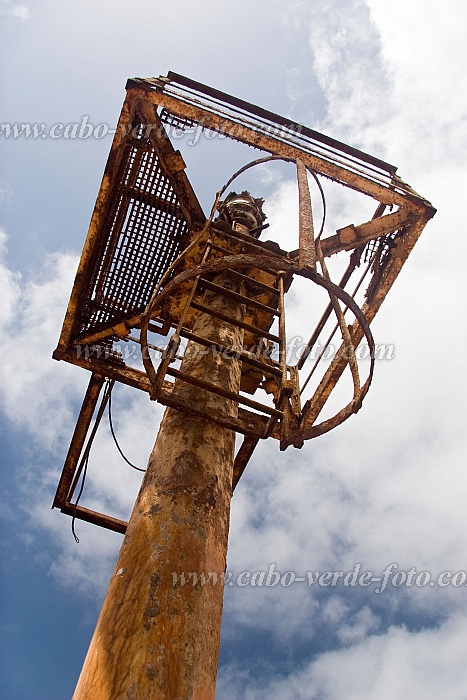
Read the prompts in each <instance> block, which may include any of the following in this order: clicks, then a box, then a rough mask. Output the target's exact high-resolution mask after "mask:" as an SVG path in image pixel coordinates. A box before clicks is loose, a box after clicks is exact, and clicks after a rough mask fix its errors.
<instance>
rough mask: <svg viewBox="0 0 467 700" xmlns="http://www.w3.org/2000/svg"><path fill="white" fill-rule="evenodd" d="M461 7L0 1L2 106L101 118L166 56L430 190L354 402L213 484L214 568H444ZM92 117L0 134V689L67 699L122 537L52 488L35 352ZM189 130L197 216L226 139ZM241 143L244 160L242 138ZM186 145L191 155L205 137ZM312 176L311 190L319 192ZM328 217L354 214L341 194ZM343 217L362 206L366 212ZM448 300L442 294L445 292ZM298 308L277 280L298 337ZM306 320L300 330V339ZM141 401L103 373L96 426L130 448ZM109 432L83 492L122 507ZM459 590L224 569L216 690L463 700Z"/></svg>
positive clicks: (15, 696) (460, 520)
mask: <svg viewBox="0 0 467 700" xmlns="http://www.w3.org/2000/svg"><path fill="white" fill-rule="evenodd" d="M465 14H466V10H465V7H464V5H463V3H462V2H461V0H448V2H447V3H443V4H442V5H440V4H439V3H437V2H434V1H433V0H431V1H426V0H425V1H423V2H422V0H405V2H403V1H402V0H392V1H391V2H389V1H388V0H367V1H364V0H350V1H345V0H328V1H327V2H320V3H318V2H314V1H312V2H305V1H303V2H302V1H300V0H296V1H292V2H278V1H277V0H272V1H269V2H265V1H263V0H256V1H255V2H252V3H251V2H250V3H247V2H245V1H244V0H240V1H239V2H237V3H236V4H235V11H233V9H232V5H231V4H227V3H209V2H205V1H204V2H203V1H201V2H199V3H196V4H193V3H189V2H186V1H185V0H181V2H179V3H178V4H177V7H176V9H174V8H170V7H169V6H168V5H166V6H163V7H156V6H155V5H154V4H153V3H150V2H139V3H135V4H132V5H131V6H129V5H128V3H123V2H120V1H119V0H117V1H116V2H112V3H110V2H101V3H98V4H97V3H91V2H89V1H87V0H85V1H84V2H80V3H71V2H68V0H65V1H64V2H62V3H60V4H59V5H58V6H57V5H56V4H53V3H51V2H50V1H47V0H42V1H41V0H38V1H37V2H35V3H28V2H14V1H12V0H11V1H10V0H2V1H1V2H0V24H1V31H2V46H1V49H0V51H1V69H0V79H1V81H2V89H1V94H2V108H1V118H0V123H14V122H19V123H25V122H29V123H31V122H38V123H45V124H46V125H47V126H48V127H51V126H52V125H53V124H57V123H64V124H70V123H75V122H80V120H81V118H82V117H83V116H84V115H86V116H87V117H88V119H89V122H90V123H92V124H94V125H98V124H108V125H109V127H110V128H113V127H114V126H115V124H116V121H117V118H118V114H119V110H120V107H121V104H122V101H123V98H124V86H125V82H126V79H127V78H128V77H133V76H152V75H154V76H157V75H160V74H166V73H167V71H168V70H170V69H171V70H175V71H177V72H179V73H182V74H185V75H188V76H190V77H192V78H194V79H196V80H199V81H201V82H204V83H207V84H209V85H212V86H215V87H217V88H219V89H221V90H224V91H226V92H229V93H231V94H234V95H238V96H239V97H242V98H244V99H246V100H249V101H252V102H255V103H256V104H260V105H262V106H264V107H266V108H268V109H270V110H272V111H275V112H278V113H281V114H284V115H286V116H290V117H291V118H293V119H295V120H296V121H300V122H302V123H305V124H307V125H309V126H311V127H312V128H315V129H318V130H322V131H324V132H325V133H328V134H329V135H331V136H334V137H335V138H338V139H340V140H342V141H345V142H348V143H351V144H352V145H354V146H357V147H359V148H362V149H364V150H367V151H368V152H370V153H373V154H374V155H376V156H378V157H380V158H382V159H385V160H387V161H389V162H391V163H394V164H395V165H397V166H398V168H399V171H398V172H399V173H400V175H401V177H402V178H403V179H404V180H406V181H408V182H409V183H410V184H411V185H412V186H413V187H414V188H415V189H416V190H417V191H419V192H420V193H421V194H422V195H424V196H426V197H427V198H428V199H430V200H431V201H432V203H433V204H434V206H435V207H437V209H438V213H437V215H436V217H435V218H434V219H433V221H431V222H430V223H429V225H428V227H427V229H426V231H425V232H424V233H423V234H422V237H421V239H420V241H419V243H417V246H416V248H415V250H414V252H413V254H412V256H411V257H410V258H409V260H408V262H407V264H406V266H405V268H404V270H403V272H402V273H401V275H400V277H399V279H398V280H397V282H396V284H395V286H394V289H393V290H392V292H391V293H390V295H389V296H388V299H387V301H386V302H385V304H384V305H383V308H382V310H381V312H380V315H379V316H378V317H377V319H376V320H375V323H374V326H373V333H374V335H375V339H376V342H379V343H392V344H394V348H395V354H394V358H393V359H392V360H387V361H381V362H379V363H377V367H376V374H375V379H374V383H373V386H372V389H371V390H370V394H369V396H368V398H367V399H366V401H365V403H364V406H363V409H362V410H361V411H360V413H359V414H358V415H357V416H354V417H353V418H352V419H350V420H349V421H348V422H347V423H346V424H345V425H343V426H342V427H341V428H339V429H338V430H337V431H335V432H333V433H331V434H329V435H326V436H323V437H321V438H318V439H317V440H315V441H312V442H309V443H307V444H306V445H305V447H304V448H303V449H302V450H301V451H297V450H288V451H287V452H285V453H280V452H279V450H278V446H277V445H276V444H275V443H269V442H268V443H265V444H262V445H261V446H260V447H259V448H258V450H257V452H255V455H254V458H253V459H252V461H251V463H250V464H249V466H248V469H247V472H246V474H245V476H244V477H243V478H242V481H241V483H240V486H239V487H238V489H237V491H236V493H235V497H234V499H233V504H232V518H231V532H230V541H229V556H228V569H229V570H231V571H232V572H234V573H235V574H238V573H240V572H243V571H251V572H254V571H261V570H266V571H267V570H268V567H269V566H270V565H271V564H274V565H275V568H276V569H277V570H278V571H279V572H281V573H285V572H287V571H293V572H295V573H296V575H298V576H301V575H303V574H304V573H305V572H306V571H319V572H325V571H341V570H342V571H343V572H350V571H352V569H353V568H354V566H355V565H357V564H361V567H362V568H361V570H362V571H371V572H373V573H374V575H376V576H378V575H381V574H382V572H383V571H384V570H385V569H386V567H387V566H388V565H389V564H391V563H397V565H398V568H399V570H401V571H406V572H408V571H409V570H410V569H412V568H415V569H416V571H417V572H422V571H428V572H430V574H432V576H433V577H434V578H436V576H437V575H438V574H440V573H441V572H444V571H451V572H452V573H455V572H459V571H463V570H466V571H467V564H466V561H467V560H466V548H467V525H466V522H465V516H464V511H465V497H466V489H467V474H466V469H465V466H466V465H465V437H464V434H465V428H464V423H465V408H466V407H465V396H466V394H467V392H466V388H467V387H466V386H465V384H466V382H465V369H464V364H465V362H464V360H463V354H464V348H465V341H466V337H465V336H466V333H465V324H464V323H463V322H462V318H463V303H462V300H463V296H464V295H463V292H464V278H465V269H464V267H465V263H464V261H465V256H466V253H467V250H466V242H465V240H466V239H465V235H464V231H463V226H464V225H463V221H464V216H465V215H464V211H463V210H464V206H463V199H464V197H463V193H464V190H465V166H466V163H465V161H466V156H465V154H466V152H467V148H466V147H467V143H466V141H467V133H466V124H467V119H466V116H467V114H466V111H467V103H466V97H465V90H463V81H464V80H465V70H466V53H467V49H466V48H465V47H466V46H467V42H466V40H465V24H466V22H465ZM110 144H111V137H110V136H105V137H103V138H101V139H98V138H94V137H92V138H88V139H85V140H84V139H63V138H61V139H52V138H45V139H42V138H38V139H32V138H28V139H26V138H24V137H20V138H17V139H12V138H8V139H6V138H5V137H4V135H0V158H1V161H0V163H1V165H0V168H1V170H0V244H1V256H2V257H1V261H0V263H1V264H0V280H1V289H2V294H1V298H0V326H1V329H2V338H3V342H4V351H3V353H2V362H1V363H0V374H1V389H0V390H1V404H0V406H1V412H2V423H1V428H0V436H1V440H2V452H1V463H2V468H1V479H2V489H1V495H0V515H1V528H2V550H1V551H2V583H1V586H2V596H1V601H2V606H1V607H2V619H1V630H2V659H3V661H4V663H3V664H2V667H3V668H2V671H1V672H0V673H1V676H0V687H2V693H3V696H4V697H5V698H8V700H41V699H42V698H43V699H44V700H46V699H47V700H62V699H65V698H69V697H71V695H72V692H73V688H74V686H75V683H76V680H77V676H78V674H79V670H80V667H81V664H82V661H83V658H84V654H85V652H86V649H87V645H88V642H89V639H90V636H91V634H92V631H93V628H94V624H95V620H96V617H97V613H98V610H99V608H100V604H101V601H102V598H103V595H104V593H105V588H106V584H107V581H108V579H109V576H110V575H111V572H112V568H113V564H114V561H115V557H116V554H117V552H118V548H119V546H120V543H121V537H120V536H119V535H117V534H113V533H108V532H104V531H102V530H100V529H98V528H95V527H92V526H88V525H86V524H85V523H79V524H78V531H79V536H80V544H79V545H77V544H75V542H74V540H73V538H72V535H71V532H70V519H69V518H67V517H66V516H64V515H61V514H60V513H59V512H57V511H51V509H50V506H51V502H52V499H53V495H54V492H55V488H56V484H57V481H58V476H59V473H60V471H61V468H62V464H63V460H64V457H65V454H66V449H67V446H68V442H69V439H70V437H71V434H72V430H73V426H74V423H75V420H76V416H77V412H78V410H79V405H80V402H81V399H82V396H83V394H84V390H85V387H86V384H87V381H88V376H87V375H86V372H84V370H80V369H78V368H76V367H71V366H67V365H65V364H64V363H56V362H54V361H53V360H52V359H51V353H52V350H53V349H54V347H55V345H56V342H57V339H58V335H59V331H60V327H61V323H62V320H63V315H64V312H65V308H66V304H67V301H68V296H69V293H70V289H71V284H72V281H73V277H74V273H75V270H76V264H77V260H78V256H79V253H80V251H81V247H82V244H83V241H84V237H85V234H86V231H87V227H88V223H89V219H90V216H91V213H92V208H93V205H94V200H95V197H96V194H97V191H98V187H99V183H100V179H101V176H102V171H103V168H104V165H105V160H106V157H107V153H108V150H109V148H110ZM208 145H210V144H206V143H203V142H200V143H199V144H196V145H195V146H193V147H192V149H191V151H189V155H188V156H187V162H188V175H189V177H190V179H191V180H192V182H193V184H194V186H195V189H196V191H197V192H198V194H199V196H200V199H201V201H202V203H203V206H204V207H205V209H206V210H207V209H208V208H209V207H210V205H211V203H212V200H213V197H214V194H215V192H216V190H217V189H218V188H219V187H220V185H222V184H223V182H224V181H225V179H226V176H229V175H230V174H231V172H233V170H235V167H236V166H237V161H238V164H242V163H243V162H244V160H248V159H251V158H253V157H254V152H253V151H250V150H248V149H230V147H229V146H227V145H225V144H220V143H219V144H216V149H217V150H216V156H215V158H214V161H215V162H214V163H212V164H210V166H209V170H208V172H209V177H208V176H207V175H206V160H205V155H206V154H207V153H208V149H207V146H208ZM245 153H246V157H244V156H245ZM206 157H207V156H206ZM290 177H291V174H290V173H289V172H288V171H287V169H282V170H281V169H266V170H265V171H264V172H263V173H262V174H260V175H258V176H257V179H256V180H252V181H251V182H249V183H248V184H249V186H250V184H251V186H252V188H254V187H256V188H257V191H256V192H254V194H255V195H256V196H264V197H265V198H266V204H265V211H266V213H267V214H268V220H269V221H270V223H271V236H274V235H276V236H277V237H278V238H281V236H288V235H289V231H290V230H291V229H292V228H293V220H294V214H293V207H294V192H293V186H292V183H291V180H290V179H289V178H290ZM335 194H336V193H335V189H333V187H331V186H330V189H329V199H332V197H333V196H334V195H335ZM336 197H337V201H338V204H337V205H336V207H335V210H334V211H333V212H332V214H331V216H330V220H329V226H330V228H329V230H328V232H327V233H328V234H329V235H330V234H332V233H333V228H332V227H333V225H334V228H335V226H337V225H339V224H340V223H342V225H345V224H347V223H356V224H358V223H361V222H362V221H363V220H365V217H364V213H363V209H360V208H359V207H360V204H358V203H354V200H353V199H352V198H350V197H347V196H346V195H343V194H342V193H340V194H339V195H336ZM365 215H366V212H365ZM461 305H462V306H461ZM306 312H307V308H306V304H305V305H301V304H300V303H299V300H298V297H295V298H294V301H293V303H292V308H291V314H290V320H291V325H292V327H293V329H294V331H295V332H297V333H299V332H300V331H301V329H302V327H303V324H304V323H305V321H306ZM306 331H307V329H306V328H305V330H304V332H303V335H306ZM160 415H161V409H160V408H159V407H158V406H157V405H156V406H154V405H153V404H152V403H150V402H149V401H148V399H147V397H146V396H140V395H139V394H138V392H136V391H131V390H129V389H127V388H125V387H118V391H117V393H116V395H115V422H116V427H117V432H118V436H119V438H120V440H121V443H122V445H124V446H125V447H126V451H127V452H128V453H129V456H130V458H131V459H132V461H134V462H135V463H137V464H140V465H144V463H145V461H146V459H147V456H148V454H149V452H150V449H151V447H152V443H153V440H154V437H155V433H156V428H157V424H158V420H159V419H160ZM138 483H139V478H138V475H137V474H136V473H134V472H133V471H131V470H129V469H128V468H127V467H126V466H125V465H124V464H122V463H121V461H120V459H119V457H118V455H117V453H116V452H115V450H114V448H113V446H112V444H111V441H110V438H109V435H108V430H107V429H106V428H105V429H103V430H102V434H101V435H100V436H99V438H98V440H97V442H96V445H95V447H94V448H93V453H92V459H91V463H90V474H89V480H88V488H89V491H88V498H89V500H88V502H87V503H88V504H89V505H90V507H93V506H96V507H98V508H102V509H103V510H109V511H111V512H112V513H113V514H115V515H118V516H120V517H127V516H128V513H129V511H130V509H131V505H132V501H133V499H134V496H135V494H136V492H137V489H138ZM465 608H466V587H465V585H463V586H459V587H456V586H446V587H443V586H439V585H437V584H436V585H434V586H433V587H429V586H424V587H421V586H416V585H414V586H412V587H406V586H400V587H394V586H388V588H387V589H386V590H385V591H384V592H382V593H381V594H376V593H375V592H374V587H370V588H364V587H362V586H356V587H344V586H336V587H329V588H325V587H319V586H312V587H308V586H307V585H306V584H300V583H296V584H293V585H291V586H289V587H284V586H280V585H279V586H276V587H269V588H267V587H252V586H246V587H242V586H238V585H234V586H232V587H227V588H226V593H225V603H224V620H223V628H222V643H221V658H220V669H219V677H218V692H217V697H218V698H219V700H231V699H234V700H236V699H237V698H238V699H242V698H247V699H248V700H257V699H258V700H259V699H260V698H264V697H274V698H278V699H279V700H286V699H287V700H288V699H289V698H300V699H301V698H303V699H307V700H308V699H312V700H318V699H319V700H338V699H339V700H340V698H342V697H346V698H347V700H357V699H358V700H366V699H368V700H369V699H370V698H371V699H372V700H374V699H376V700H386V699H387V698H391V700H394V699H395V700H405V699H406V698H407V697H409V696H410V697H411V698H413V699H415V700H418V698H424V700H426V699H427V698H428V699H430V698H435V697H436V698H439V697H442V698H443V699H444V698H446V699H448V700H465V698H466V697H467V670H466V664H465V639H466V635H467V615H466V613H465Z"/></svg>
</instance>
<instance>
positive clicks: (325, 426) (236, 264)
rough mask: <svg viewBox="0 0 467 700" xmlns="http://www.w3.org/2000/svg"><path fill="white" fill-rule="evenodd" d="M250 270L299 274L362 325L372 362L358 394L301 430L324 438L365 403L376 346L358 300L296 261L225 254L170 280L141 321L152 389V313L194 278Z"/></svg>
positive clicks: (154, 377) (154, 383) (153, 374)
mask: <svg viewBox="0 0 467 700" xmlns="http://www.w3.org/2000/svg"><path fill="white" fill-rule="evenodd" d="M251 267H255V268H257V269H259V270H264V271H270V270H275V271H276V272H284V273H291V274H294V275H299V276H301V277H305V278H306V279H309V280H311V281H312V282H314V283H315V284H317V285H318V286H320V287H323V288H324V289H326V290H327V291H328V293H329V294H333V295H335V296H336V297H337V298H338V299H340V300H341V301H342V302H343V303H344V304H345V305H346V306H347V307H348V308H349V309H350V310H351V312H352V313H353V314H354V316H355V318H356V319H357V321H358V322H359V324H360V326H361V329H362V331H363V334H364V335H365V337H366V340H367V342H368V347H369V348H370V358H371V360H370V367H369V372H368V377H367V379H366V381H365V383H364V384H363V386H361V387H360V389H359V391H358V392H357V394H356V395H354V397H353V399H352V400H351V401H350V402H349V403H348V404H347V405H346V406H345V407H344V408H342V409H341V410H340V411H339V412H338V413H336V414H335V415H334V416H333V417H332V418H329V419H327V420H325V421H323V422H321V423H319V424H318V425H312V426H310V427H308V428H306V427H305V426H303V427H302V437H303V439H310V438H314V437H318V436H319V435H323V434H324V433H327V432H328V431H330V430H332V429H333V428H335V427H337V426H338V425H340V424H341V423H343V422H344V421H345V420H347V418H349V417H350V416H351V415H352V414H353V413H357V411H358V410H359V409H360V407H361V405H362V401H363V399H364V398H365V396H366V394H367V392H368V389H369V387H370V384H371V380H372V377H373V370H374V365H375V353H374V350H375V343H374V340H373V335H372V333H371V330H370V327H369V324H368V322H367V320H366V318H365V315H364V314H363V312H362V310H361V309H360V307H359V306H358V304H357V303H356V302H355V300H354V299H353V298H352V297H351V296H350V294H348V292H346V291H345V290H343V289H341V287H339V286H338V285H336V284H334V282H331V280H329V279H328V278H326V277H323V275H321V274H319V273H318V272H317V271H316V270H314V269H311V268H304V269H303V268H299V266H298V265H296V264H295V263H293V262H288V261H286V260H283V259H275V258H273V257H270V256H265V255H246V254H241V255H226V256H224V257H222V258H218V259H217V260H213V261H212V262H206V263H202V264H200V265H197V266H196V267H193V268H191V269H189V270H184V271H183V272H181V273H179V274H178V275H177V276H176V277H174V278H173V279H172V280H170V282H168V283H167V285H166V286H165V287H164V289H162V290H161V291H159V293H158V294H157V295H156V296H155V297H154V298H153V299H151V304H150V308H148V309H147V311H146V313H145V314H144V316H143V319H142V322H141V351H142V356H143V364H144V367H145V369H146V372H147V374H148V377H149V379H150V381H151V384H152V386H156V383H157V380H156V370H155V369H154V365H153V363H152V360H151V358H150V354H149V352H148V336H147V334H148V326H149V321H150V317H151V313H152V312H153V311H154V310H155V309H156V308H158V307H160V306H161V304H162V303H163V302H164V300H165V299H166V298H167V297H168V296H169V295H170V294H172V292H173V291H174V289H175V288H176V287H178V285H180V284H182V283H184V282H187V281H189V280H191V279H194V278H195V277H197V276H199V275H204V274H208V273H216V272H222V271H224V270H227V269H234V270H238V269H242V268H251ZM347 361H348V360H347Z"/></svg>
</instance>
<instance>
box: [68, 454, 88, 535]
mask: <svg viewBox="0 0 467 700" xmlns="http://www.w3.org/2000/svg"><path fill="white" fill-rule="evenodd" d="M88 463H89V452H88V454H87V455H86V459H85V460H84V466H83V476H82V478H81V486H80V489H79V493H78V497H77V499H76V501H75V507H74V509H73V519H72V521H71V531H72V533H73V537H74V538H75V542H76V544H79V537H78V535H77V534H76V532H75V521H76V508H77V507H78V503H79V499H80V498H81V496H82V493H83V489H84V482H85V481H86V474H87V471H88Z"/></svg>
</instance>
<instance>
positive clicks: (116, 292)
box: [80, 123, 188, 334]
mask: <svg viewBox="0 0 467 700" xmlns="http://www.w3.org/2000/svg"><path fill="white" fill-rule="evenodd" d="M107 222H108V226H107V227H106V228H107V231H106V235H105V236H102V241H101V244H100V246H99V250H98V251H97V255H96V258H97V264H96V265H95V266H94V269H93V274H92V276H91V278H90V282H89V284H88V286H87V289H86V294H85V297H84V303H83V304H82V307H81V310H80V333H81V334H83V333H88V332H90V331H95V330H99V329H100V328H101V327H103V326H106V325H108V324H109V323H112V322H120V321H122V320H124V319H125V318H127V317H129V316H131V315H134V314H135V313H138V312H140V311H142V310H143V309H144V308H145V306H146V304H147V303H148V300H149V298H150V296H151V292H152V290H153V289H154V286H155V285H156V284H157V282H158V281H159V280H160V278H161V277H162V275H163V274H164V272H165V270H166V269H167V268H168V267H169V265H170V264H171V263H172V262H173V260H175V258H176V257H177V255H178V254H179V252H180V249H181V247H182V245H183V241H184V237H185V236H186V234H187V233H188V226H187V223H186V221H185V219H184V217H183V214H182V212H181V209H180V205H179V202H178V198H177V195H176V193H175V191H174V189H173V187H172V184H171V182H170V180H169V178H168V177H167V175H166V174H165V173H164V171H163V169H162V167H161V163H160V159H159V157H158V155H157V154H156V152H155V150H154V148H153V147H152V145H151V143H150V140H149V138H148V137H147V134H146V128H145V127H144V126H143V125H142V124H141V123H136V124H135V125H134V127H133V130H132V132H131V137H130V138H129V140H128V143H127V146H126V149H125V154H124V157H123V159H122V164H121V167H120V172H119V176H118V179H117V183H116V186H115V189H114V193H113V199H112V203H111V206H110V210H109V214H108V217H107Z"/></svg>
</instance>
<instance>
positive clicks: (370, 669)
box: [217, 615, 467, 700]
mask: <svg viewBox="0 0 467 700" xmlns="http://www.w3.org/2000/svg"><path fill="white" fill-rule="evenodd" d="M466 634H467V618H466V617H465V615H453V616H452V617H451V618H449V619H448V620H446V622H444V623H443V624H442V625H441V626H440V627H439V628H438V629H432V630H422V631H420V632H409V631H408V630H406V629H405V628H404V627H391V628H390V629H389V630H388V631H387V632H386V633H385V634H382V635H374V634H373V635H370V636H369V637H367V638H366V639H364V640H362V641H361V642H359V643H358V644H355V645H354V646H352V647H349V648H347V649H342V650H339V651H332V652H327V653H324V654H322V655H321V656H320V657H319V658H318V659H317V660H316V661H314V662H312V663H311V664H309V665H308V666H307V667H306V668H304V669H303V670H301V671H298V672H295V673H291V674H290V675H288V676H287V677H286V678H283V679H277V680H273V681H272V682H270V683H267V684H261V685H260V684H259V683H258V682H257V681H256V680H255V679H254V678H252V677H249V676H248V675H247V674H245V673H244V672H243V673H242V672H241V671H239V670H238V669H236V668H235V667H232V666H230V667H229V666H227V667H226V668H225V669H221V673H220V675H219V680H218V688H217V697H218V699H219V700H230V699H234V698H235V699H236V698H240V697H242V698H245V700H257V699H258V700H259V698H264V697H273V698H276V699H277V700H308V699H309V698H320V699H322V700H341V699H342V698H344V697H345V698H346V699H347V700H370V699H371V700H406V698H407V697H410V698H413V700H427V699H429V700H435V698H439V697H442V698H443V700H444V699H445V700H462V699H463V698H464V697H465V688H466V686H467V669H466V666H465V654H464V648H465V645H464V641H465V635H466Z"/></svg>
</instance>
